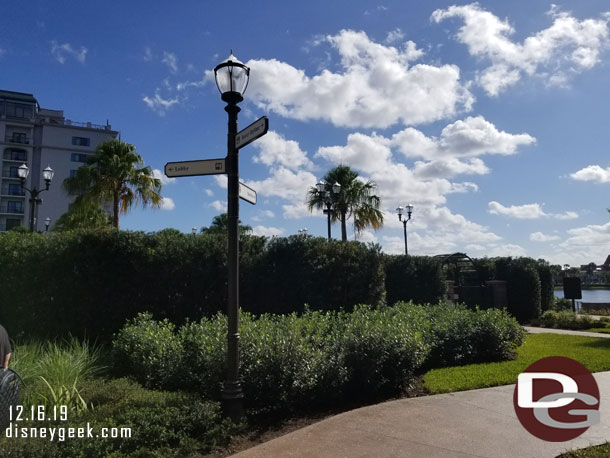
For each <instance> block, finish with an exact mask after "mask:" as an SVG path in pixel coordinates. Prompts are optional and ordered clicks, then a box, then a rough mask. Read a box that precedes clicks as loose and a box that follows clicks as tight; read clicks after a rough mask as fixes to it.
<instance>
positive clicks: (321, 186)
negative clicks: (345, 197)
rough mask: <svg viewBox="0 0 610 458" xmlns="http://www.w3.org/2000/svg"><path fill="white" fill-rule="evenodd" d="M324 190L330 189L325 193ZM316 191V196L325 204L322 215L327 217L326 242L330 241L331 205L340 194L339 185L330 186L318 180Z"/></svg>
mask: <svg viewBox="0 0 610 458" xmlns="http://www.w3.org/2000/svg"><path fill="white" fill-rule="evenodd" d="M326 188H330V190H329V191H326V190H325V189H326ZM316 189H317V191H318V195H319V196H321V197H322V199H323V200H324V203H325V204H326V210H324V213H326V215H328V240H330V217H331V215H332V214H333V212H334V210H333V209H332V205H333V202H334V201H335V199H336V198H337V196H338V195H339V193H340V192H341V185H340V184H339V183H335V184H333V185H332V186H330V185H329V184H328V183H325V182H324V181H321V180H320V181H318V182H317V183H316Z"/></svg>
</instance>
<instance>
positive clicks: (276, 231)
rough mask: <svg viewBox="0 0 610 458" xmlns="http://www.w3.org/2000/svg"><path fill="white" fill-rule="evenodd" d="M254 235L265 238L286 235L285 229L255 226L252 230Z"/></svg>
mask: <svg viewBox="0 0 610 458" xmlns="http://www.w3.org/2000/svg"><path fill="white" fill-rule="evenodd" d="M252 233H253V234H254V235H264V236H265V237H277V236H280V235H282V234H283V233H284V229H281V228H279V227H273V226H269V227H266V226H255V227H253V228H252Z"/></svg>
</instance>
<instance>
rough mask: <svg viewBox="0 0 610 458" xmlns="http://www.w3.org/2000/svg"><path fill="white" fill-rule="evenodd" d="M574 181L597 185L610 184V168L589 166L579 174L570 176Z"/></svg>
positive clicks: (575, 173)
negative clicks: (590, 182)
mask: <svg viewBox="0 0 610 458" xmlns="http://www.w3.org/2000/svg"><path fill="white" fill-rule="evenodd" d="M570 177H571V178H572V179H573V180H579V181H593V182H595V183H610V167H607V168H605V169H604V168H602V167H600V166H599V165H589V166H588V167H585V168H584V169H580V170H579V171H578V172H574V173H572V174H570Z"/></svg>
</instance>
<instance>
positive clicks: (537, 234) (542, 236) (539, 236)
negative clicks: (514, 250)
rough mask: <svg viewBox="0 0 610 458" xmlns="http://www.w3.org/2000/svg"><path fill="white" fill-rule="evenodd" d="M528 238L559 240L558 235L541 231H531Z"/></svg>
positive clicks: (544, 240)
mask: <svg viewBox="0 0 610 458" xmlns="http://www.w3.org/2000/svg"><path fill="white" fill-rule="evenodd" d="M530 240H531V241H532V242H553V241H555V240H561V237H559V236H558V235H546V234H543V233H542V232H532V233H531V234H530Z"/></svg>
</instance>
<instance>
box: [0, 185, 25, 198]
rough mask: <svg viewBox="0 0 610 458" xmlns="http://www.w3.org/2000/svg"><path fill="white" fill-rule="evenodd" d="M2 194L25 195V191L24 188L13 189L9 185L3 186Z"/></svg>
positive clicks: (0, 191)
mask: <svg viewBox="0 0 610 458" xmlns="http://www.w3.org/2000/svg"><path fill="white" fill-rule="evenodd" d="M0 194H2V195H3V196H25V191H24V190H23V189H21V188H20V189H11V188H10V187H8V186H3V187H2V189H1V190H0Z"/></svg>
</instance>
